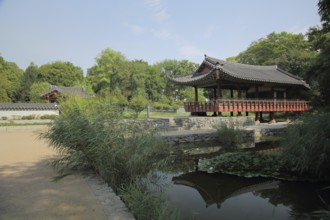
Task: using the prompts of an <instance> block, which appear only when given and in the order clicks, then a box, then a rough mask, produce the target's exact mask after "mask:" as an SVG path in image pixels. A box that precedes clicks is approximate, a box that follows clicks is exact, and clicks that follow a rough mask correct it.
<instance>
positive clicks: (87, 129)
mask: <svg viewBox="0 0 330 220" xmlns="http://www.w3.org/2000/svg"><path fill="white" fill-rule="evenodd" d="M118 108H119V107H118V106H116V105H112V104H111V103H108V102H104V101H100V102H97V101H89V100H80V101H77V100H76V101H72V102H70V103H69V102H64V103H62V105H61V112H62V113H61V115H60V116H59V117H58V118H56V119H55V120H54V123H53V124H52V125H51V127H50V129H49V131H47V132H46V133H44V134H42V137H44V138H47V139H49V140H50V143H51V145H52V146H53V147H54V148H55V149H57V150H58V151H59V152H60V153H61V155H62V156H61V158H59V159H58V160H55V161H54V162H53V165H54V166H56V167H59V168H60V170H61V171H63V170H65V169H67V168H70V169H75V168H81V167H86V166H89V167H92V168H93V169H95V170H96V171H97V172H99V173H100V174H101V175H102V177H103V178H104V179H105V181H107V182H108V183H109V184H110V185H111V186H112V187H113V188H114V190H116V189H117V188H118V187H119V186H121V184H124V183H129V182H131V181H132V180H134V179H135V178H137V177H141V176H143V175H145V174H146V173H148V172H149V171H152V170H153V169H155V168H157V167H158V166H161V165H163V163H166V158H167V155H168V148H167V146H166V145H165V143H164V141H163V139H162V138H161V137H160V136H159V135H157V133H155V131H154V130H150V129H145V128H143V127H142V126H140V124H139V123H127V122H125V121H123V120H121V118H122V112H121V111H118Z"/></svg>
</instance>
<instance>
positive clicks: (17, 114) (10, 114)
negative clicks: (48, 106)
mask: <svg viewBox="0 0 330 220" xmlns="http://www.w3.org/2000/svg"><path fill="white" fill-rule="evenodd" d="M30 115H35V118H36V119H38V118H40V116H42V115H59V111H58V110H21V111H17V110H15V111H14V110H13V111H0V120H3V117H5V118H7V120H19V119H21V118H22V117H23V116H30Z"/></svg>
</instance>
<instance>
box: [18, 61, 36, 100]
mask: <svg viewBox="0 0 330 220" xmlns="http://www.w3.org/2000/svg"><path fill="white" fill-rule="evenodd" d="M39 75H40V73H39V68H38V66H37V65H36V64H34V63H33V62H31V63H30V65H29V66H28V67H27V68H26V70H25V71H24V73H23V76H22V81H21V91H20V100H21V101H25V102H27V101H29V100H30V89H31V86H32V84H33V83H36V82H37V81H38V76H39Z"/></svg>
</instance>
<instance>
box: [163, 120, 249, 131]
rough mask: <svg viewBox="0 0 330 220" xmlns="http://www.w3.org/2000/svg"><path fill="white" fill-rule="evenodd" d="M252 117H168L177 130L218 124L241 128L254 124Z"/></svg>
mask: <svg viewBox="0 0 330 220" xmlns="http://www.w3.org/2000/svg"><path fill="white" fill-rule="evenodd" d="M254 124H255V121H254V117H173V118H169V125H170V126H172V127H177V129H178V130H192V131H193V130H209V129H215V128H216V127H218V126H220V125H227V126H228V127H232V126H233V127H235V128H242V127H245V126H249V125H254Z"/></svg>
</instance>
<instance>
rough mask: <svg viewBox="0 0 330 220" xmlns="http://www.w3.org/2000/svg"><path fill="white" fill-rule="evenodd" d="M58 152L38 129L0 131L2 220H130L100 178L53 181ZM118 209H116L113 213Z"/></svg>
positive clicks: (70, 177)
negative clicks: (49, 163)
mask: <svg viewBox="0 0 330 220" xmlns="http://www.w3.org/2000/svg"><path fill="white" fill-rule="evenodd" d="M55 155H56V153H55V152H54V151H53V150H52V149H51V148H49V147H48V144H47V143H46V142H45V141H43V140H40V139H38V135H37V133H36V132H35V131H21V130H16V131H0V219H1V220H2V219H4V220H7V219H9V220H11V219H27V220H28V219H45V220H46V219H79V220H81V219H86V220H87V219H88V220H90V219H100V220H102V219H132V216H131V215H130V214H129V213H127V210H126V209H125V207H124V206H123V204H122V203H121V201H120V200H118V199H119V198H118V197H116V196H115V195H114V194H113V192H112V190H111V189H110V188H109V187H107V186H106V185H105V184H104V183H102V181H101V180H100V179H97V178H93V177H83V176H80V175H70V176H68V177H65V178H64V179H62V180H60V181H58V182H54V181H52V178H53V177H54V176H56V173H55V171H54V170H53V169H52V168H51V167H49V166H48V162H49V160H50V158H52V157H54V156H55ZM113 208H115V209H113Z"/></svg>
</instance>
